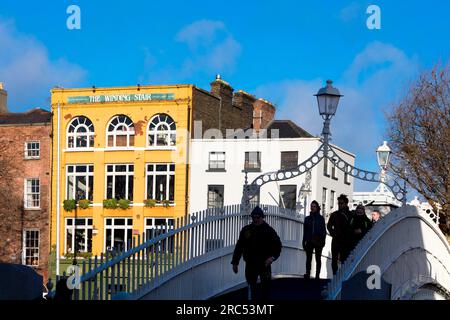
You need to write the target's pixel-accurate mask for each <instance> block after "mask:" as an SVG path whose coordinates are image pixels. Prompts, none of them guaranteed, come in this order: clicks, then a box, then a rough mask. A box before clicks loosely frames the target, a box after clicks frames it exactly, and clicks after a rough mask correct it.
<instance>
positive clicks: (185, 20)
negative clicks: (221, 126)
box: [0, 0, 450, 189]
mask: <svg viewBox="0 0 450 320" xmlns="http://www.w3.org/2000/svg"><path fill="white" fill-rule="evenodd" d="M111 3H114V4H111ZM71 4H75V5H78V6H79V7H80V9H81V30H69V29H67V27H66V20H67V18H68V16H69V15H68V14H67V13H66V9H67V7H68V6H69V5H71ZM370 4H376V5H378V6H379V7H380V9H381V29H380V30H369V29H368V28H367V27H366V19H367V18H368V16H369V15H368V14H366V9H367V7H368V6H369V5H370ZM449 11H450V3H449V2H448V1H442V0H429V1H418V0H415V1H401V0H389V1H386V0H385V1H381V0H374V1H351V0H350V1H336V0H328V1H317V0H316V1H312V0H311V1H298V0H297V1H284V0H280V1H256V0H255V1H226V2H222V3H221V4H220V6H219V2H214V1H170V2H167V1H160V0H152V1H133V0H129V1H121V2H117V3H116V2H112V1H86V0H71V1H61V0H60V1H45V2H44V1H39V2H37V1H36V2H34V1H33V2H32V1H29V2H17V0H2V2H1V6H0V82H5V87H6V89H7V90H8V93H9V109H10V110H11V111H24V110H27V109H30V108H34V107H44V108H46V109H48V108H49V106H48V101H49V90H50V89H51V87H53V86H54V85H62V86H66V87H77V86H91V85H96V86H120V85H135V84H137V83H140V84H162V83H193V84H195V85H197V86H199V87H201V88H204V89H209V83H210V82H211V81H212V80H213V79H214V77H215V74H217V73H220V74H221V75H222V78H223V79H225V80H226V81H228V82H229V83H230V84H231V85H232V86H233V87H234V88H235V89H243V90H245V91H248V92H251V93H254V94H257V95H258V96H260V97H263V98H265V99H267V100H270V101H272V102H273V103H275V104H276V106H277V115H276V117H277V118H278V119H283V118H289V119H292V120H294V121H295V122H297V123H298V124H299V125H300V126H302V127H304V128H305V129H307V130H309V131H310V132H311V133H313V134H319V133H320V130H321V126H322V122H321V119H320V117H319V116H318V113H317V107H316V103H315V101H314V99H313V97H312V95H313V94H314V93H316V92H317V90H318V89H319V88H320V87H321V86H323V84H324V81H325V80H326V79H328V78H330V79H333V80H334V85H335V86H336V87H338V88H339V89H340V90H341V93H342V94H344V95H345V96H344V98H343V99H342V100H341V103H340V105H339V109H338V113H337V115H336V117H335V118H334V119H333V121H332V132H333V141H334V142H335V143H337V144H339V145H341V146H343V147H344V148H346V149H347V150H349V151H351V152H353V153H355V154H356V155H357V165H358V166H360V167H363V168H367V169H370V170H378V168H377V165H376V159H375V153H374V150H375V149H376V147H377V146H378V145H379V144H381V141H382V140H383V138H384V137H385V125H386V124H385V121H384V116H383V113H382V111H383V110H385V111H388V110H389V109H390V107H391V105H392V104H393V103H395V101H397V100H398V99H399V97H401V95H402V94H403V93H404V92H405V88H406V87H407V85H408V83H409V82H410V81H411V80H412V79H414V78H415V77H416V76H417V75H418V73H419V72H421V71H423V70H425V69H428V68H430V67H432V66H433V65H434V64H435V63H436V62H438V61H444V62H445V61H447V59H448V56H449V52H450V44H449V41H448V35H449V34H450V23H449V22H448V12H449ZM363 185H364V184H360V185H359V186H360V187H362V186H363ZM374 188H375V186H372V185H371V186H369V187H368V188H367V187H365V185H364V189H374Z"/></svg>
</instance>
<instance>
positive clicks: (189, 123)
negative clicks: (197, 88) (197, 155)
mask: <svg viewBox="0 0 450 320" xmlns="http://www.w3.org/2000/svg"><path fill="white" fill-rule="evenodd" d="M191 111H192V108H191V100H190V99H189V101H188V119H187V125H188V128H187V137H186V185H185V193H186V194H185V198H186V200H185V209H184V214H185V216H188V215H189V209H188V207H189V162H190V160H189V157H190V155H189V153H190V150H189V144H190V143H191V135H192V132H191V130H192V124H191V121H192V120H191Z"/></svg>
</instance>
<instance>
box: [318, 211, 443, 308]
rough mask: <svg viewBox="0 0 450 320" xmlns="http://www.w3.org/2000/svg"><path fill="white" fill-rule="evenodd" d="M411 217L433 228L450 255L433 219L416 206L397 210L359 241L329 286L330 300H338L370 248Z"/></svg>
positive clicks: (381, 220) (380, 221)
mask: <svg viewBox="0 0 450 320" xmlns="http://www.w3.org/2000/svg"><path fill="white" fill-rule="evenodd" d="M400 211H402V212H400ZM411 217H418V218H420V219H422V220H423V221H425V223H427V224H428V226H429V227H430V228H432V229H433V230H434V232H436V234H437V235H439V237H440V239H441V241H442V243H444V244H445V246H446V248H447V251H448V253H449V254H450V246H449V244H448V242H447V241H446V239H445V236H444V235H443V234H442V232H441V231H440V229H439V227H438V224H437V223H436V221H435V220H434V219H433V217H431V216H430V215H425V214H423V213H421V212H419V211H418V210H417V208H416V207H414V206H409V205H407V206H406V207H402V208H400V209H396V210H394V211H391V212H390V213H389V214H387V215H386V216H385V217H383V218H382V219H380V220H379V221H378V222H377V223H376V224H375V225H374V227H373V228H372V229H371V230H369V232H368V233H367V234H366V235H365V236H364V237H363V239H361V241H359V243H358V245H357V246H356V248H355V249H354V250H353V251H352V252H351V253H350V254H349V256H348V258H347V260H346V261H345V262H344V264H343V265H342V266H341V268H340V269H339V270H338V272H337V274H336V276H335V277H333V279H332V280H331V282H330V283H329V285H328V289H327V291H328V299H331V300H334V299H336V298H337V296H338V295H339V293H340V291H341V289H342V282H343V281H346V280H348V279H349V278H350V277H351V275H352V274H353V272H354V271H355V269H356V268H357V267H358V265H359V263H360V262H361V261H362V259H363V258H364V256H365V255H366V254H367V252H368V251H369V250H370V248H371V247H372V246H373V245H374V243H376V242H377V241H378V240H379V239H380V238H381V236H382V235H383V234H384V233H385V232H386V231H387V230H389V229H390V228H391V227H392V226H394V225H395V224H397V223H398V222H400V221H402V220H404V219H407V218H411Z"/></svg>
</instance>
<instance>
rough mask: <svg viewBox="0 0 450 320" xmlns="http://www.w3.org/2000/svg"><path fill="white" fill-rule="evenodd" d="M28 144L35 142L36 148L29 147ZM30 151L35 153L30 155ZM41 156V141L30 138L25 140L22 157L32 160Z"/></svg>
mask: <svg viewBox="0 0 450 320" xmlns="http://www.w3.org/2000/svg"><path fill="white" fill-rule="evenodd" d="M29 144H31V145H32V144H37V148H30V146H29ZM30 151H35V152H37V155H34V156H31V155H29V152H30ZM40 158H41V142H40V141H39V140H31V141H26V142H25V151H24V159H27V160H34V159H40Z"/></svg>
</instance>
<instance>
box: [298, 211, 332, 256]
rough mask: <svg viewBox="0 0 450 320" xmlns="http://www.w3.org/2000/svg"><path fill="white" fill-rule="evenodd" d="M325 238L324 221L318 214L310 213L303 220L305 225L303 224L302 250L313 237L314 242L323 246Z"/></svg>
mask: <svg viewBox="0 0 450 320" xmlns="http://www.w3.org/2000/svg"><path fill="white" fill-rule="evenodd" d="M326 236H327V230H326V228H325V219H324V218H323V216H322V215H321V214H320V213H311V214H310V215H309V216H307V217H306V218H305V223H304V224H303V241H302V244H303V248H304V249H306V248H305V246H306V245H307V243H309V242H310V241H311V240H312V239H313V237H314V238H315V239H316V240H314V241H320V242H321V243H322V244H323V245H321V246H320V247H323V246H324V245H325V238H326Z"/></svg>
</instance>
